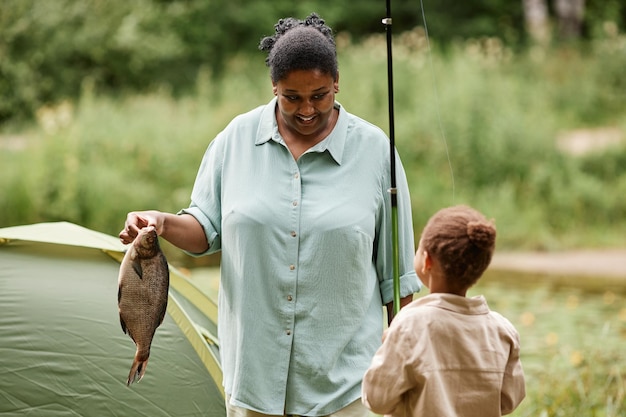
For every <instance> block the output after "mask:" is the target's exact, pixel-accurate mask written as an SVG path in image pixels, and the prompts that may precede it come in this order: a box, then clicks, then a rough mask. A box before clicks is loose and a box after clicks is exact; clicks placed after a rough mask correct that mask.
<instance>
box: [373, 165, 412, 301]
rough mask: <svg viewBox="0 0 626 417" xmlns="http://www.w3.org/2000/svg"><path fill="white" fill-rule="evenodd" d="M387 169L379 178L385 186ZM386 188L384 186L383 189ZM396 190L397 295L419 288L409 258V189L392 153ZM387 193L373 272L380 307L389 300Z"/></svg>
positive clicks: (390, 262)
mask: <svg viewBox="0 0 626 417" xmlns="http://www.w3.org/2000/svg"><path fill="white" fill-rule="evenodd" d="M389 175H390V174H389V169H387V172H386V175H385V176H384V177H383V178H384V180H385V181H386V184H391V180H390V177H389ZM387 188H388V187H387ZM396 188H397V196H398V208H397V216H398V242H397V245H398V258H399V277H400V296H401V297H406V296H408V295H411V294H414V293H416V292H419V291H420V289H421V287H422V285H421V282H420V280H419V278H418V277H417V274H416V273H415V269H414V266H413V258H414V256H415V238H414V236H413V214H412V211H411V197H410V195H409V186H408V182H407V179H406V174H405V172H404V167H403V165H402V162H401V160H400V158H399V156H398V154H397V153H396ZM391 210H392V207H391V193H390V192H388V191H387V192H385V196H384V207H382V210H381V213H382V216H381V218H380V219H379V225H380V230H379V233H378V242H377V243H378V246H377V253H376V269H377V273H378V277H379V280H380V292H381V298H382V300H383V303H384V304H387V303H390V302H391V301H393V276H394V271H393V262H394V260H393V255H394V253H393V247H394V245H395V244H396V242H394V241H393V236H392V228H393V224H392V216H391V214H392V213H391Z"/></svg>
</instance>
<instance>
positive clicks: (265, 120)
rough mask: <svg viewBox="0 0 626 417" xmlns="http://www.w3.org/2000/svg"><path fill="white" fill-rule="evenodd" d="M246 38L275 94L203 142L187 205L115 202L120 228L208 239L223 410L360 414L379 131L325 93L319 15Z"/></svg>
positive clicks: (372, 304)
mask: <svg viewBox="0 0 626 417" xmlns="http://www.w3.org/2000/svg"><path fill="white" fill-rule="evenodd" d="M260 48H261V50H263V51H266V52H268V58H267V61H266V63H267V64H268V66H269V69H270V76H271V82H272V90H273V93H274V95H275V96H276V97H274V98H273V99H272V100H271V101H270V102H269V103H267V104H265V105H262V106H258V107H256V108H255V109H253V110H251V111H249V112H247V113H244V114H241V115H239V116H237V117H236V118H235V119H234V120H233V121H232V122H231V123H229V124H228V126H226V127H225V128H224V130H222V131H221V132H220V133H219V134H218V135H217V137H216V138H215V139H214V140H213V141H212V142H211V143H210V144H209V146H208V149H207V151H206V153H205V155H204V158H203V160H202V163H201V166H200V169H199V171H198V174H197V177H196V182H195V185H194V188H193V191H192V195H191V204H190V206H189V207H188V208H185V209H183V210H181V211H179V212H178V214H176V215H175V214H172V213H163V212H159V211H144V212H132V213H129V214H128V216H127V220H126V224H125V226H124V230H122V232H121V233H120V237H121V239H122V241H123V242H130V241H131V240H132V239H133V237H134V236H135V235H136V234H137V233H138V230H139V229H141V228H143V227H146V226H151V225H153V226H155V227H156V229H157V231H158V232H159V234H160V236H161V237H162V238H164V239H166V240H168V241H169V242H170V243H172V244H174V245H175V246H178V247H179V248H182V249H185V250H188V251H190V252H196V253H194V255H205V254H210V253H215V252H221V267H220V284H219V295H218V304H219V306H218V307H219V312H218V320H219V326H218V329H219V342H220V346H221V349H220V353H221V360H222V367H223V375H224V381H223V385H224V390H225V393H226V397H227V404H226V409H227V413H228V414H229V415H233V414H236V415H239V416H249V415H255V416H259V413H262V414H266V415H283V414H298V415H306V416H326V415H329V414H333V415H335V416H336V417H341V416H346V415H348V414H349V415H351V416H352V417H359V416H362V417H366V416H368V415H369V410H367V409H366V408H365V407H364V406H363V405H362V404H361V401H360V394H361V380H362V376H363V374H364V372H365V370H366V369H367V366H368V365H369V362H370V359H371V357H372V355H373V354H374V352H375V351H376V349H377V347H378V346H379V345H380V340H381V336H382V328H383V323H384V322H383V307H384V306H386V307H387V309H388V311H390V309H391V305H392V300H393V292H394V286H393V280H394V278H393V269H394V261H393V259H392V256H393V252H394V251H393V250H392V246H393V242H392V237H391V233H390V230H391V228H392V220H391V216H390V215H389V214H390V213H389V212H390V207H391V201H390V200H391V196H390V193H389V192H388V191H387V189H388V187H389V185H388V184H390V182H391V181H390V176H391V170H390V167H389V161H388V155H389V143H390V142H389V139H388V138H387V136H386V135H385V134H384V132H383V131H382V130H381V129H380V128H378V127H376V126H374V125H373V124H371V123H369V122H366V121H365V120H363V119H361V118H359V117H357V116H355V115H353V114H351V113H348V112H347V111H346V109H345V108H344V107H343V106H342V105H341V104H339V103H338V102H337V101H335V94H336V93H337V92H338V91H339V85H338V82H339V73H338V70H337V56H336V50H335V43H334V40H333V36H332V30H331V29H330V27H328V26H327V25H326V24H325V22H324V21H323V20H322V19H321V18H320V17H319V16H317V15H316V14H311V15H310V16H308V17H307V18H306V19H305V20H298V19H294V18H286V19H281V20H280V21H279V22H278V23H277V24H276V26H275V34H274V35H272V36H268V37H265V38H263V39H262V40H261V45H260ZM396 168H397V179H398V182H397V193H398V194H399V200H400V201H401V202H402V204H401V206H400V207H399V210H398V213H399V216H398V223H399V225H400V230H399V233H398V247H397V248H398V254H399V263H398V264H399V269H400V287H401V296H402V297H404V298H403V300H401V301H400V304H401V303H402V302H405V303H406V302H408V301H410V299H411V297H412V295H413V293H415V292H417V291H419V289H420V284H419V281H418V279H417V276H416V274H415V271H414V269H413V255H414V240H413V226H412V225H413V222H412V213H411V203H410V201H411V199H410V196H409V191H408V184H407V179H406V176H405V173H404V170H403V167H402V164H401V162H400V159H399V157H398V156H397V153H396ZM259 317H262V318H263V320H259ZM264 356H267V357H270V356H271V357H272V358H273V360H272V361H271V362H270V363H268V362H267V361H261V360H259V358H261V357H264Z"/></svg>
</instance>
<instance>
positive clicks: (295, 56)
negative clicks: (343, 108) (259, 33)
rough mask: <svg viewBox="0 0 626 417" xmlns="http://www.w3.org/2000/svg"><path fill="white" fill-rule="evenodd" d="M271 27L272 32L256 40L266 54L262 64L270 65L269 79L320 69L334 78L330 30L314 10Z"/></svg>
mask: <svg viewBox="0 0 626 417" xmlns="http://www.w3.org/2000/svg"><path fill="white" fill-rule="evenodd" d="M274 29H275V30H276V33H275V34H274V35H272V36H266V37H264V38H263V39H261V42H260V43H259V49H260V50H261V51H266V52H267V53H268V54H267V58H266V59H265V64H266V65H267V66H268V67H269V68H270V76H271V78H272V81H274V82H277V81H280V80H282V79H284V78H285V77H286V76H287V75H288V74H289V73H290V72H291V71H294V70H320V71H322V72H323V73H325V74H330V75H331V76H332V77H333V79H334V80H337V77H338V63H337V49H336V46H335V39H334V38H333V31H332V29H331V28H330V27H329V26H327V25H326V23H325V22H324V20H323V19H322V18H320V17H319V16H318V15H317V14H316V13H311V14H310V15H309V16H308V17H307V18H306V19H304V20H299V19H295V18H293V17H287V18H285V19H280V20H279V21H278V23H276V25H274Z"/></svg>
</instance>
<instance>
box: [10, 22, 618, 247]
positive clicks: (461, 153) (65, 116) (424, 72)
mask: <svg viewBox="0 0 626 417" xmlns="http://www.w3.org/2000/svg"><path fill="white" fill-rule="evenodd" d="M625 44H626V42H624V41H623V39H622V38H618V39H615V40H607V41H605V42H604V43H601V44H599V45H596V46H594V48H592V49H591V50H590V51H586V50H583V49H563V50H555V51H546V52H545V53H544V54H543V55H542V54H537V53H534V52H532V51H529V52H521V53H516V54H514V53H513V52H511V51H509V50H507V49H506V48H505V47H504V46H503V45H502V44H501V43H500V42H499V41H498V40H497V39H483V40H473V41H467V42H464V43H462V44H459V45H458V46H457V47H455V48H452V49H451V50H449V51H446V52H445V53H444V52H441V51H438V49H437V48H436V45H434V46H433V49H432V51H429V50H427V49H426V48H425V45H426V44H425V40H424V37H423V33H422V32H420V31H419V30H416V31H415V32H412V33H408V34H403V35H401V36H399V37H398V40H397V42H396V44H395V45H394V82H395V87H396V88H395V93H396V94H395V109H396V111H395V127H396V145H397V148H398V151H399V153H400V155H401V157H402V159H403V163H404V166H405V169H406V172H407V176H408V179H409V184H410V188H411V193H412V194H411V197H412V205H413V211H414V226H415V230H420V229H421V227H422V226H423V225H424V223H425V222H426V220H427V219H428V217H430V215H431V214H432V213H434V212H435V211H436V210H438V209H439V208H441V207H443V206H447V205H451V204H458V203H466V204H470V205H472V206H475V207H476V208H478V209H479V210H481V211H483V212H485V214H487V215H488V216H489V217H493V218H495V219H496V222H497V224H498V227H499V237H498V246H499V248H507V249H543V250H558V249H563V248H574V247H610V246H621V245H623V236H624V233H625V232H626V217H624V215H623V214H624V213H625V212H626V199H624V198H623V196H624V195H626V145H624V143H623V142H622V144H621V145H616V146H614V147H612V148H609V149H607V150H604V151H598V152H595V153H592V154H589V155H585V156H581V157H574V156H570V155H568V154H564V153H562V152H560V151H558V150H557V148H556V146H555V140H556V138H557V136H558V135H559V134H560V133H561V132H562V131H567V130H572V129H578V128H581V127H588V128H593V127H596V126H609V127H613V128H615V129H618V130H621V131H622V132H626V97H625V96H624V95H623V94H620V93H619V91H623V90H620V89H619V88H620V87H621V84H620V83H623V80H622V78H623V77H622V69H623V67H624V66H623V65H621V64H620V63H623V64H624V65H626V58H624V57H626V53H624V45H625ZM338 45H339V57H340V87H341V90H340V93H339V95H338V96H337V99H338V100H339V101H340V102H341V103H342V104H343V105H344V106H345V107H346V108H347V109H348V110H349V111H351V112H352V113H355V114H358V115H360V116H362V117H363V118H365V119H367V120H370V121H371V122H373V123H375V124H378V125H380V126H381V127H383V128H384V129H388V118H387V77H386V54H385V41H384V38H382V37H372V38H370V39H368V40H367V41H365V42H364V43H362V44H358V45H355V44H351V43H350V42H349V41H347V40H345V39H343V38H339V39H338ZM226 74H227V75H226V76H225V77H224V78H222V79H219V80H214V79H212V78H211V77H210V76H209V75H208V74H207V75H202V76H200V77H198V80H197V88H196V92H195V93H194V94H192V95H189V96H185V97H173V96H172V95H171V94H170V93H169V92H168V90H167V89H166V88H165V89H160V90H156V91H154V92H153V93H150V94H144V95H125V94H122V93H120V94H119V95H111V94H108V95H104V94H99V93H98V92H97V91H93V89H92V88H90V87H89V83H84V89H83V94H82V96H81V98H80V99H79V100H77V101H75V102H70V101H66V102H63V103H57V104H55V105H51V106H49V107H45V108H42V109H40V111H39V112H38V119H37V123H36V124H32V125H28V126H23V127H20V128H17V127H13V128H9V127H4V129H3V131H2V132H0V150H1V152H0V166H1V167H2V173H3V175H1V176H0V227H3V226H12V225H17V224H27V223H35V222H41V221H57V220H65V221H70V222H74V223H77V224H80V225H83V226H86V227H89V228H92V229H95V230H99V231H102V232H105V233H109V234H113V235H115V234H117V232H118V231H119V230H120V228H121V227H122V225H123V222H124V219H125V216H126V213H127V212H128V211H131V210H142V209H152V208H157V209H161V210H164V211H178V210H179V209H180V208H182V207H185V206H187V204H188V201H189V195H190V192H191V187H192V184H193V181H194V178H195V174H196V170H197V168H198V166H199V164H200V160H201V158H202V154H203V152H204V150H205V149H206V147H207V145H208V143H209V142H210V141H211V140H212V138H213V137H214V136H215V135H216V134H217V133H218V132H219V131H220V130H221V129H222V128H223V127H224V126H225V125H226V124H227V123H228V122H229V121H230V120H231V119H232V118H233V117H234V116H235V115H237V114H239V113H241V112H244V111H247V110H249V109H250V108H252V107H254V106H257V105H260V104H263V103H266V102H267V101H268V100H269V99H270V98H271V89H270V82H269V77H268V73H267V69H266V68H265V67H264V65H263V62H262V59H259V57H258V56H254V57H247V56H239V57H236V58H235V59H233V60H232V61H231V62H230V63H229V66H228V71H226ZM581 79H584V80H585V82H584V85H582V86H581V82H580V80H581ZM16 138H17V142H18V143H19V144H20V146H13V145H12V144H14V143H15V139H16Z"/></svg>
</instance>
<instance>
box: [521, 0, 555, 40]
mask: <svg viewBox="0 0 626 417" xmlns="http://www.w3.org/2000/svg"><path fill="white" fill-rule="evenodd" d="M522 5H523V9H524V20H525V27H526V31H527V32H528V35H529V36H530V38H531V40H532V41H533V42H535V43H537V44H539V45H547V44H548V43H549V42H550V22H549V16H548V3H547V1H546V0H522Z"/></svg>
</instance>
